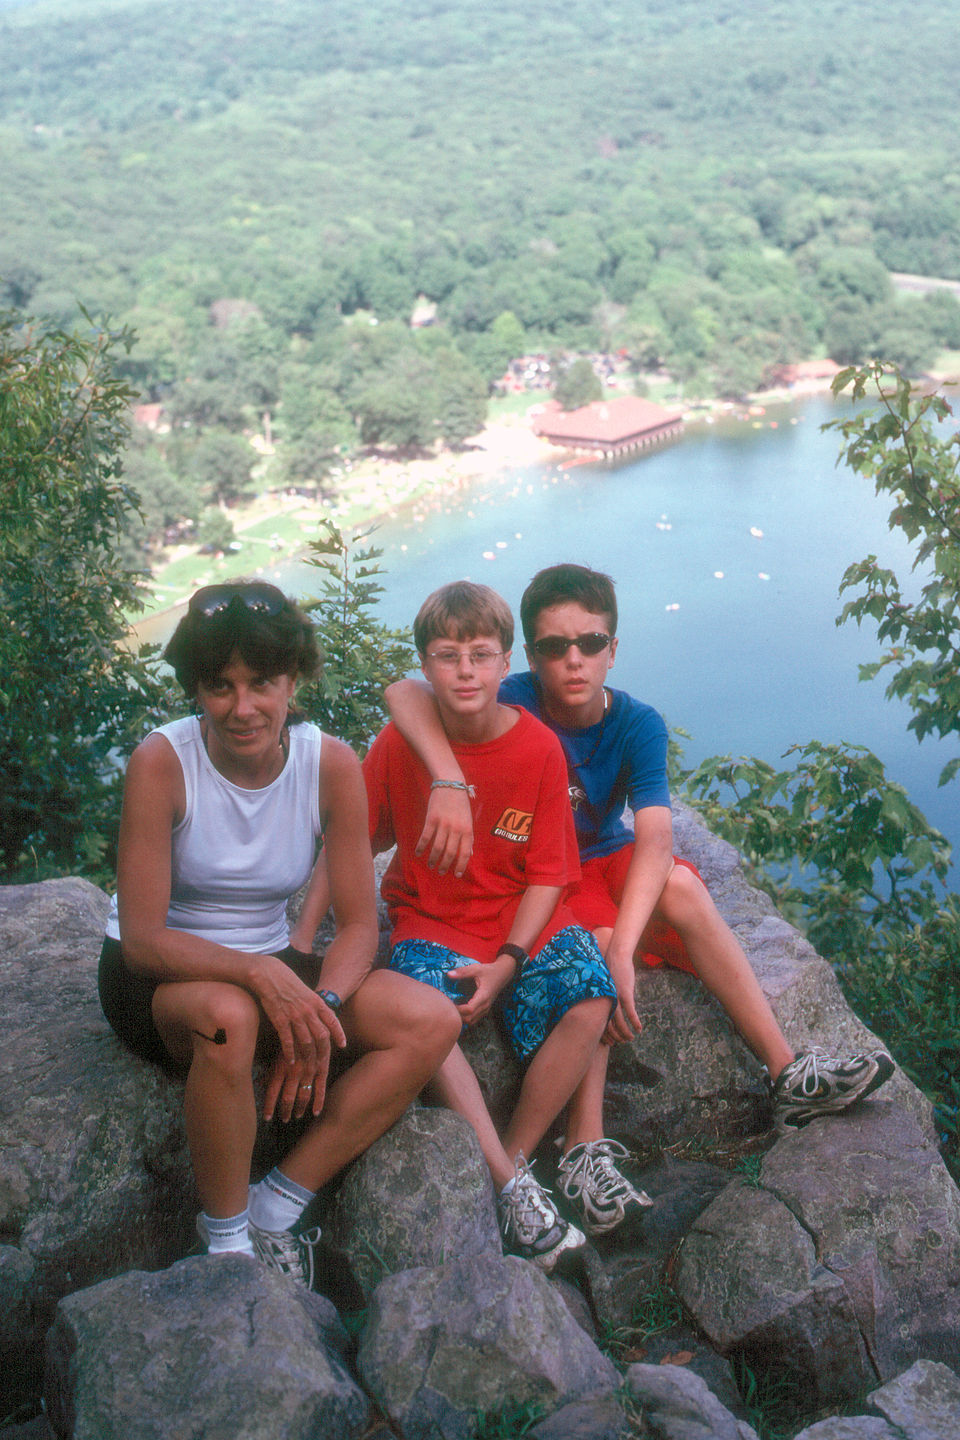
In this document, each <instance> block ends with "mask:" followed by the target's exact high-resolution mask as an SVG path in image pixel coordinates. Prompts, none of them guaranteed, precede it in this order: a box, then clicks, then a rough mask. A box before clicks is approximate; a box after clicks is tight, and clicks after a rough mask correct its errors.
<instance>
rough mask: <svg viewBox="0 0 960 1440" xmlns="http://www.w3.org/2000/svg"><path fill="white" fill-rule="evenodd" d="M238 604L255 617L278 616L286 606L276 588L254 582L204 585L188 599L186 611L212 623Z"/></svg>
mask: <svg viewBox="0 0 960 1440" xmlns="http://www.w3.org/2000/svg"><path fill="white" fill-rule="evenodd" d="M234 603H238V604H240V605H242V606H243V607H244V609H246V610H250V611H252V613H253V614H254V615H279V614H280V611H281V610H282V609H283V607H284V605H285V604H286V603H287V599H286V596H285V595H284V593H283V591H282V590H278V589H277V587H276V585H267V584H265V583H263V582H260V581H254V582H253V583H252V584H250V585H204V587H203V589H202V590H198V591H197V593H196V595H193V596H191V598H190V604H189V605H188V607H187V608H188V610H190V611H191V612H192V613H193V614H194V615H200V616H202V617H203V619H204V620H211V619H212V618H213V616H214V615H222V614H223V612H224V611H225V610H229V609H230V606H231V605H233V604H234Z"/></svg>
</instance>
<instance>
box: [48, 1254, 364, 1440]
mask: <svg viewBox="0 0 960 1440" xmlns="http://www.w3.org/2000/svg"><path fill="white" fill-rule="evenodd" d="M347 1347H348V1340H347V1335H346V1332H345V1331H344V1329H343V1326H342V1325H341V1324H340V1321H339V1320H338V1319H337V1314H336V1311H335V1310H334V1308H333V1306H332V1305H331V1304H330V1302H329V1301H328V1300H326V1299H324V1298H323V1296H321V1295H312V1294H310V1292H309V1291H307V1290H305V1289H304V1288H303V1286H301V1285H297V1284H295V1283H294V1282H292V1281H291V1280H289V1279H287V1278H286V1277H284V1276H281V1275H278V1274H277V1273H276V1271H273V1270H267V1269H266V1268H265V1267H264V1266H263V1265H261V1264H260V1262H259V1261H257V1260H254V1259H253V1258H252V1257H248V1256H244V1255H224V1256H216V1257H213V1256H195V1257H194V1258H193V1259H190V1260H183V1261H181V1262H180V1263H179V1264H176V1265H173V1266H172V1267H171V1268H170V1269H169V1270H165V1271H162V1272H161V1273H159V1274H143V1273H140V1272H136V1271H134V1272H131V1273H129V1274H126V1275H119V1276H116V1277H115V1278H114V1279H112V1280H105V1281H103V1282H102V1283H101V1284H99V1285H95V1286H92V1287H91V1288H90V1289H88V1290H82V1291H79V1292H78V1293H77V1294H75V1295H69V1296H67V1297H66V1298H65V1299H64V1300H62V1301H61V1302H60V1305H59V1306H58V1308H57V1316H56V1320H55V1321H54V1324H53V1326H52V1328H51V1330H50V1333H49V1335H48V1336H47V1378H46V1387H45V1388H46V1407H47V1416H48V1418H49V1421H50V1423H51V1425H52V1427H53V1430H54V1432H55V1434H56V1435H57V1436H58V1437H60V1440H170V1437H172V1436H178V1435H182V1436H188V1435H204V1436H206V1437H208V1440H215V1437H217V1436H222V1437H224V1440H226V1437H228V1436H229V1437H230V1440H262V1437H263V1436H266V1435H269V1436H270V1440H323V1437H330V1440H352V1437H357V1436H360V1435H362V1434H363V1433H364V1431H365V1430H366V1429H367V1426H368V1425H369V1422H370V1419H371V1416H372V1407H371V1405H370V1402H369V1400H368V1399H367V1397H366V1396H365V1395H364V1394H363V1392H362V1391H361V1390H360V1388H359V1387H358V1386H357V1384H356V1382H355V1380H354V1379H353V1378H352V1376H351V1375H350V1372H349V1370H348V1369H347V1365H346V1361H345V1357H346V1353H347Z"/></svg>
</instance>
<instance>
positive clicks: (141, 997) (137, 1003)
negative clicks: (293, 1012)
mask: <svg viewBox="0 0 960 1440" xmlns="http://www.w3.org/2000/svg"><path fill="white" fill-rule="evenodd" d="M277 955H278V957H279V959H281V960H282V961H283V963H284V964H285V965H289V967H290V969H291V970H292V971H293V972H294V974H295V975H297V976H299V978H300V979H301V980H302V981H303V983H304V984H305V985H309V987H310V989H311V990H315V989H316V987H317V984H318V982H319V980H320V966H321V964H322V957H321V956H320V955H308V954H307V953H306V952H305V951H304V950H296V949H294V947H293V946H292V945H288V946H287V947H286V949H285V950H279V951H278V952H277ZM97 983H98V987H99V990H100V1004H101V1006H102V1008H103V1013H104V1015H105V1016H106V1017H107V1019H108V1021H109V1022H110V1026H111V1028H112V1029H113V1030H114V1031H115V1032H116V1034H117V1035H119V1037H120V1039H121V1040H122V1041H123V1043H124V1045H126V1046H127V1047H128V1048H129V1049H130V1050H132V1051H133V1052H134V1054H136V1055H139V1056H141V1057H142V1058H143V1059H144V1060H152V1061H153V1063H154V1064H155V1065H162V1066H163V1068H164V1069H165V1070H171V1071H173V1072H174V1073H175V1074H182V1073H183V1069H184V1067H183V1066H182V1065H179V1064H178V1063H177V1062H176V1061H175V1060H174V1059H173V1057H172V1056H171V1054H170V1052H169V1050H168V1049H167V1047H166V1045H164V1043H163V1041H162V1040H161V1038H160V1032H159V1031H158V1029H157V1027H156V1025H155V1024H154V1023H153V995H154V991H155V990H156V988H157V986H158V985H161V984H162V983H163V982H162V981H161V980H151V979H150V978H149V977H148V976H146V975H137V974H135V973H134V972H133V971H132V970H131V969H130V968H129V966H128V965H127V964H126V962H125V960H124V958H123V950H122V949H121V946H120V941H119V940H112V939H111V938H110V936H109V935H108V936H107V937H106V939H105V940H104V942H103V949H102V950H101V951H100V970H99V974H98V980H97Z"/></svg>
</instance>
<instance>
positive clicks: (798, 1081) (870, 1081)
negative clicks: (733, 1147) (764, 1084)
mask: <svg viewBox="0 0 960 1440" xmlns="http://www.w3.org/2000/svg"><path fill="white" fill-rule="evenodd" d="M894 1069H895V1066H894V1063H893V1061H892V1060H891V1058H890V1056H889V1055H888V1054H887V1052H886V1050H868V1051H867V1052H866V1053H865V1054H863V1055H852V1056H849V1057H847V1058H846V1059H836V1058H834V1057H831V1056H829V1055H824V1053H823V1051H822V1050H817V1049H814V1050H806V1051H804V1052H803V1054H801V1055H798V1056H797V1058H796V1059H795V1060H793V1061H791V1063H790V1064H789V1065H786V1066H784V1068H783V1069H782V1070H781V1071H780V1074H779V1075H778V1076H777V1081H776V1084H775V1085H774V1087H773V1092H772V1095H771V1099H772V1102H773V1118H774V1121H775V1123H776V1126H777V1128H778V1129H779V1130H799V1129H800V1127H801V1126H803V1125H806V1124H807V1122H808V1121H809V1120H815V1119H816V1118H817V1116H818V1115H836V1114H837V1113H838V1111H840V1110H846V1108H847V1106H848V1105H852V1104H853V1103H854V1101H856V1100H862V1099H863V1098H864V1096H865V1095H872V1094H873V1092H874V1090H879V1088H880V1086H881V1085H883V1084H885V1083H886V1081H887V1080H889V1079H890V1076H891V1075H892V1074H893V1072H894Z"/></svg>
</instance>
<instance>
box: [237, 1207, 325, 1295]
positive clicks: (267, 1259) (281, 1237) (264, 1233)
mask: <svg viewBox="0 0 960 1440" xmlns="http://www.w3.org/2000/svg"><path fill="white" fill-rule="evenodd" d="M250 1239H251V1242H252V1243H253V1249H254V1253H255V1254H256V1257H257V1259H258V1260H262V1261H263V1263H264V1265H269V1266H270V1268H271V1270H279V1271H280V1273H281V1275H290V1276H292V1277H293V1279H294V1280H298V1281H299V1282H300V1284H301V1285H305V1286H306V1288H307V1289H308V1290H312V1289H313V1276H314V1256H313V1247H314V1246H315V1245H316V1244H317V1242H318V1241H319V1239H320V1227H319V1226H318V1225H315V1226H314V1227H313V1229H312V1230H301V1231H300V1233H299V1234H297V1235H295V1234H294V1233H293V1231H292V1230H261V1229H260V1227H259V1226H258V1225H254V1223H253V1221H251V1222H250Z"/></svg>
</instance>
